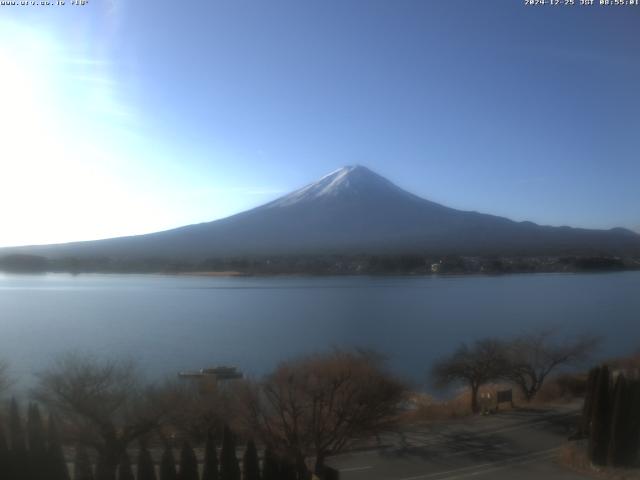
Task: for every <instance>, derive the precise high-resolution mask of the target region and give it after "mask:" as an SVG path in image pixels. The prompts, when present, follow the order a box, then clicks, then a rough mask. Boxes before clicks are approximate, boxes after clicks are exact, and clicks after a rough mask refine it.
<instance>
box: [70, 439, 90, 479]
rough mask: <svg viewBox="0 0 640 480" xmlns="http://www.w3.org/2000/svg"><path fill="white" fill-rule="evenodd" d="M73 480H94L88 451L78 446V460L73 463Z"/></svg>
mask: <svg viewBox="0 0 640 480" xmlns="http://www.w3.org/2000/svg"><path fill="white" fill-rule="evenodd" d="M73 472H74V473H73V480H93V471H92V469H91V459H90V458H89V455H88V454H87V450H86V449H85V448H84V447H83V446H82V445H78V446H76V458H75V460H74V462H73Z"/></svg>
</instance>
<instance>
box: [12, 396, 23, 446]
mask: <svg viewBox="0 0 640 480" xmlns="http://www.w3.org/2000/svg"><path fill="white" fill-rule="evenodd" d="M9 436H10V437H11V451H12V452H13V453H14V454H15V453H26V451H27V443H26V439H25V436H24V430H23V428H22V420H21V419H20V409H19V407H18V402H16V399H15V398H12V399H11V406H10V411H9Z"/></svg>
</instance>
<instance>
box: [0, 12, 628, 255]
mask: <svg viewBox="0 0 640 480" xmlns="http://www.w3.org/2000/svg"><path fill="white" fill-rule="evenodd" d="M639 21H640V7H597V6H596V7H580V6H575V7H551V6H544V7H526V6H524V5H523V2H520V1H515V0H513V1H511V0H502V1H501V0H495V1H486V2H478V1H472V0H466V1H462V0H461V1H430V0H385V1H382V0H323V1H320V0H305V1H300V0H287V1H283V0H270V1H263V0H260V1H258V0H253V1H247V0H233V1H232V0H211V1H206V2H176V1H164V0H154V1H147V0H137V1H135V2H124V1H122V0H110V1H108V0H90V1H89V3H88V4H87V5H85V6H73V5H71V4H70V2H69V1H67V5H65V6H64V7H58V6H49V7H40V6H2V7H0V69H1V70H2V76H1V77H0V82H1V83H2V84H4V85H2V89H1V90H0V105H3V108H1V109H0V145H2V146H3V150H2V155H1V156H0V169H1V170H0V176H1V177H2V180H3V182H2V183H3V188H2V189H0V217H1V218H2V219H3V229H2V235H0V245H17V244H31V243H49V242H60V241H69V240H84V239H94V238H104V237H110V236H118V235H126V234H137V233H143V232H150V231H156V230H161V229H166V228H170V227H174V226H179V225H183V224H188V223H194V222H201V221H209V220H213V219H216V218H221V217H224V216H227V215H230V214H233V213H236V212H238V211H241V210H244V209H247V208H249V207H252V206H256V205H259V204H261V203H264V202H266V201H269V200H271V199H273V198H275V197H277V196H279V195H281V194H283V193H286V192H288V191H290V190H293V189H295V188H297V187H300V186H302V185H304V184H306V183H309V182H311V181H313V180H314V179H316V178H317V177H319V176H321V175H323V174H326V173H328V172H329V171H332V170H334V169H336V168H338V167H340V166H342V165H347V164H355V163H357V164H363V165H367V166H369V167H370V168H372V169H373V170H375V171H377V172H379V173H380V174H382V175H384V176H387V177H388V178H389V179H391V180H392V181H394V182H395V183H397V184H398V185H400V186H401V187H404V188H406V189H408V190H410V191H412V192H414V193H416V194H418V195H421V196H424V197H426V198H429V199H431V200H435V201H438V202H440V203H443V204H446V205H449V206H452V207H457V208H462V209H469V210H478V211H482V212H487V213H493V214H498V215H504V216H507V217H510V218H513V219H516V220H525V219H528V220H532V221H535V222H538V223H544V224H552V225H561V224H569V225H574V226H584V227H596V228H610V227H613V226H625V227H629V228H634V229H637V230H640V188H638V183H639V182H638V180H639V179H640V158H639V157H638V152H640V29H639V28H638V22H639Z"/></svg>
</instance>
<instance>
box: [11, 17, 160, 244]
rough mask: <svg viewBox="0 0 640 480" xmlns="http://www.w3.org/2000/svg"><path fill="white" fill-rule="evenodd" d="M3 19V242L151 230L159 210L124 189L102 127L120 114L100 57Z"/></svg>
mask: <svg viewBox="0 0 640 480" xmlns="http://www.w3.org/2000/svg"><path fill="white" fill-rule="evenodd" d="M0 23H2V22H0ZM1 27H2V28H0V32H1V33H0V71H1V72H2V77H1V80H0V81H1V82H2V88H0V105H1V109H0V138H1V143H2V149H3V155H2V157H1V160H0V177H1V178H2V187H1V188H0V217H1V218H2V219H3V225H4V228H3V229H2V235H1V236H0V246H10V245H23V244H31V243H57V242H65V241H71V240H78V239H93V238H101V237H109V236H114V235H117V234H127V233H132V232H138V233H141V232H143V231H145V230H151V229H153V228H154V227H155V224H156V223H157V221H158V215H160V213H159V211H160V210H161V209H159V208H158V207H154V206H153V205H152V203H151V201H150V199H148V198H144V195H143V194H141V193H137V192H135V191H133V192H132V191H131V190H127V189H125V188H123V181H122V175H120V174H119V173H122V172H119V170H118V167H122V166H123V165H126V163H127V158H126V155H123V154H119V153H118V150H116V149H115V147H114V145H113V144H115V143H117V142H115V141H113V140H114V139H113V137H112V136H111V137H110V136H109V134H108V133H105V132H108V131H109V129H111V128H113V127H114V120H113V118H114V117H113V115H114V112H117V113H119V116H118V118H117V119H116V121H118V122H120V121H122V108H121V107H120V106H119V105H118V102H115V101H113V89H114V86H113V82H111V81H110V80H109V78H108V77H106V76H105V75H104V72H103V70H104V65H103V63H104V62H101V61H99V60H94V59H91V58H86V57H79V56H77V55H75V56H74V55H73V52H67V51H64V49H63V48H60V47H59V45H60V42H56V41H55V39H52V38H49V37H46V36H44V35H43V34H41V33H39V32H34V31H32V30H29V29H21V28H19V27H18V26H16V25H11V24H10V25H5V24H2V25H1ZM12 46H13V47H15V48H12ZM80 70H81V72H80V73H78V72H79V71H80ZM80 74H82V75H84V77H81V76H80ZM70 85H71V86H70ZM154 208H155V210H154ZM113 212H123V214H122V215H114V213H113ZM152 225H153V226H152ZM87 232H92V233H91V234H90V236H89V237H87ZM34 239H35V240H34Z"/></svg>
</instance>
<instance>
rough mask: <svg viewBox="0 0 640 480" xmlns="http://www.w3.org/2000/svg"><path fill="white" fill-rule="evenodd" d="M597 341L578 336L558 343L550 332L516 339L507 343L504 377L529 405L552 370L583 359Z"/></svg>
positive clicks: (591, 350)
mask: <svg viewBox="0 0 640 480" xmlns="http://www.w3.org/2000/svg"><path fill="white" fill-rule="evenodd" d="M599 341H600V339H599V338H598V337H595V336H581V337H578V338H575V339H572V340H564V341H562V342H558V341H557V340H556V339H555V338H554V335H553V332H551V331H544V332H538V333H532V334H527V335H523V336H520V337H517V338H515V339H514V340H511V341H510V342H508V344H507V348H506V353H507V358H508V367H507V370H506V371H505V374H504V378H505V379H507V380H510V381H511V382H513V383H514V384H515V385H516V386H517V387H518V388H519V389H520V391H521V392H522V395H523V396H524V398H525V399H526V401H528V402H529V401H531V400H532V399H533V398H534V397H535V396H536V394H537V393H538V392H539V391H540V389H541V388H542V385H543V384H544V381H545V379H546V378H547V377H548V376H549V374H550V373H551V372H552V371H553V370H555V369H556V368H558V367H561V366H563V365H573V364H577V363H580V362H583V361H585V360H587V359H588V358H589V356H590V355H591V354H592V353H593V351H594V350H595V348H596V347H597V345H598V343H599Z"/></svg>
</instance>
